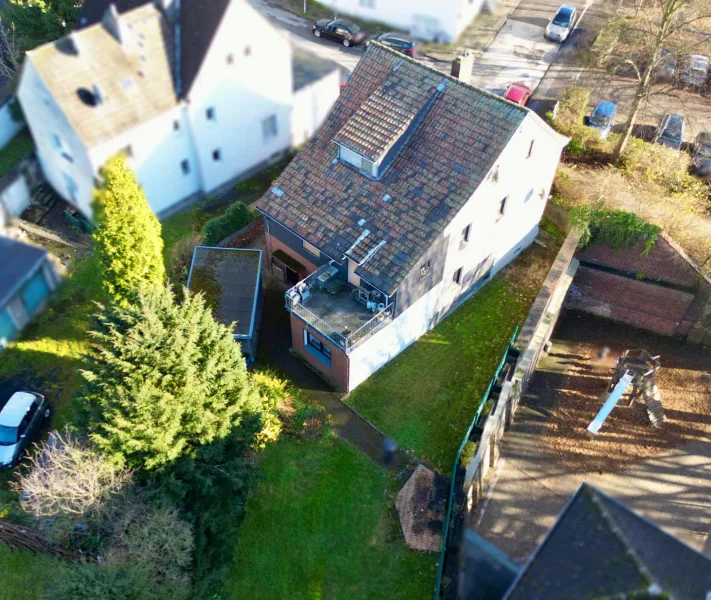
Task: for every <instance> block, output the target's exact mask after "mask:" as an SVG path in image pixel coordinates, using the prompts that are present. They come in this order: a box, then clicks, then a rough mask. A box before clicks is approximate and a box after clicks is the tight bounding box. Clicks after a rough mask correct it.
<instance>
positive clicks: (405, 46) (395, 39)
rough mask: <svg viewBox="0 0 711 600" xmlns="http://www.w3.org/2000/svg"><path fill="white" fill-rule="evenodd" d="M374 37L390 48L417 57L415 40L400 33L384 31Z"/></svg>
mask: <svg viewBox="0 0 711 600" xmlns="http://www.w3.org/2000/svg"><path fill="white" fill-rule="evenodd" d="M376 39H377V41H378V42H380V43H381V44H383V45H384V46H387V47H388V48H392V49H393V50H396V51H397V52H401V53H402V54H405V55H406V56H411V57H412V58H417V42H416V41H415V40H411V39H410V38H408V37H407V36H405V35H402V34H400V33H384V34H382V35H379V36H378V37H377V38H376Z"/></svg>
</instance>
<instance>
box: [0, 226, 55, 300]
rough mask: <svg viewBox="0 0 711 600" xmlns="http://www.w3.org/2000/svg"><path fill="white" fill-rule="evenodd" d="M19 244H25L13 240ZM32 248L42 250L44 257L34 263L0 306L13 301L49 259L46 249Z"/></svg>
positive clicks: (38, 258) (6, 295) (3, 298)
mask: <svg viewBox="0 0 711 600" xmlns="http://www.w3.org/2000/svg"><path fill="white" fill-rule="evenodd" d="M13 241H15V242H16V243H18V244H23V243H24V242H18V241H17V240H13ZM25 245H27V246H30V244H25ZM32 248H36V249H37V250H40V251H41V252H42V256H38V257H37V260H36V261H35V262H34V264H33V265H32V266H31V267H30V268H29V269H27V272H26V274H25V275H24V277H21V278H20V280H19V281H18V282H17V283H16V284H15V285H14V286H12V287H11V288H10V291H9V292H7V293H6V294H5V295H4V296H3V297H2V298H0V306H5V303H6V302H7V301H8V300H11V299H12V297H13V296H14V295H15V294H16V293H17V292H18V291H19V289H20V288H21V287H22V286H23V284H24V283H25V282H26V281H27V280H28V279H29V278H30V277H32V276H33V275H34V274H35V273H36V272H37V271H39V270H40V269H41V268H42V264H43V263H44V261H46V260H47V257H48V256H49V252H48V251H47V250H45V249H44V248H40V247H39V246H32Z"/></svg>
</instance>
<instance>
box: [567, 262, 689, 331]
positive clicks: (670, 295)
mask: <svg viewBox="0 0 711 600" xmlns="http://www.w3.org/2000/svg"><path fill="white" fill-rule="evenodd" d="M574 285H575V288H576V290H577V291H578V293H579V294H580V296H578V295H573V296H572V297H571V299H570V300H569V302H568V306H571V307H572V308H579V309H583V310H585V311H587V312H592V313H594V314H597V315H600V316H602V317H607V318H609V319H612V320H613V321H620V322H622V323H627V324H629V325H633V326H635V327H640V328H642V329H648V330H650V331H654V332H655V333H660V334H662V335H686V334H688V333H689V331H690V330H691V327H692V325H693V322H689V321H685V319H684V316H685V315H686V313H687V311H688V310H689V308H690V307H691V305H692V303H693V302H694V294H690V293H688V292H682V291H679V290H674V289H670V288H665V287H661V286H658V285H655V284H652V283H648V282H644V281H637V280H635V279H628V278H626V277H620V276H618V275H614V274H611V273H605V272H604V271H598V270H595V269H590V268H587V267H584V266H583V265H580V267H579V268H578V272H577V274H576V276H575V283H574Z"/></svg>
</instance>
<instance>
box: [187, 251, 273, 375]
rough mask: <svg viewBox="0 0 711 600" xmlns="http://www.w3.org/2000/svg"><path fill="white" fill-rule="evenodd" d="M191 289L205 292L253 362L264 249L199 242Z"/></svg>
mask: <svg viewBox="0 0 711 600" xmlns="http://www.w3.org/2000/svg"><path fill="white" fill-rule="evenodd" d="M188 289H189V290H190V291H192V292H202V293H203V294H204V296H205V302H206V304H207V305H208V306H209V307H210V308H211V309H212V312H213V315H214V317H215V319H216V320H217V321H218V322H220V323H223V324H224V325H228V326H229V325H233V329H232V334H233V336H234V339H235V340H236V341H238V342H239V343H240V345H241V347H242V354H244V357H245V358H246V360H247V363H251V362H253V361H254V356H255V351H256V348H257V331H258V330H259V322H260V318H261V312H262V311H261V309H262V251H261V250H250V249H240V248H214V247H210V246H197V247H196V248H195V250H194V252H193V260H192V264H191V265H190V273H189V275H188Z"/></svg>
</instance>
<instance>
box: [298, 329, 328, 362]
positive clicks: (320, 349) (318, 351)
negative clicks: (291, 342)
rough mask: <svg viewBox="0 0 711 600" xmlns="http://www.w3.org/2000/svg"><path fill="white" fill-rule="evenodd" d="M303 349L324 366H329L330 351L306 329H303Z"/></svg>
mask: <svg viewBox="0 0 711 600" xmlns="http://www.w3.org/2000/svg"><path fill="white" fill-rule="evenodd" d="M304 348H306V350H308V351H309V352H310V353H311V354H313V355H314V356H315V357H316V358H318V359H319V360H321V361H323V362H324V363H326V365H328V366H329V367H330V366H331V349H330V348H329V347H328V346H327V345H326V344H324V343H323V342H322V341H321V340H319V339H318V338H317V337H315V336H313V335H311V333H310V332H309V331H308V330H306V329H304Z"/></svg>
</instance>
